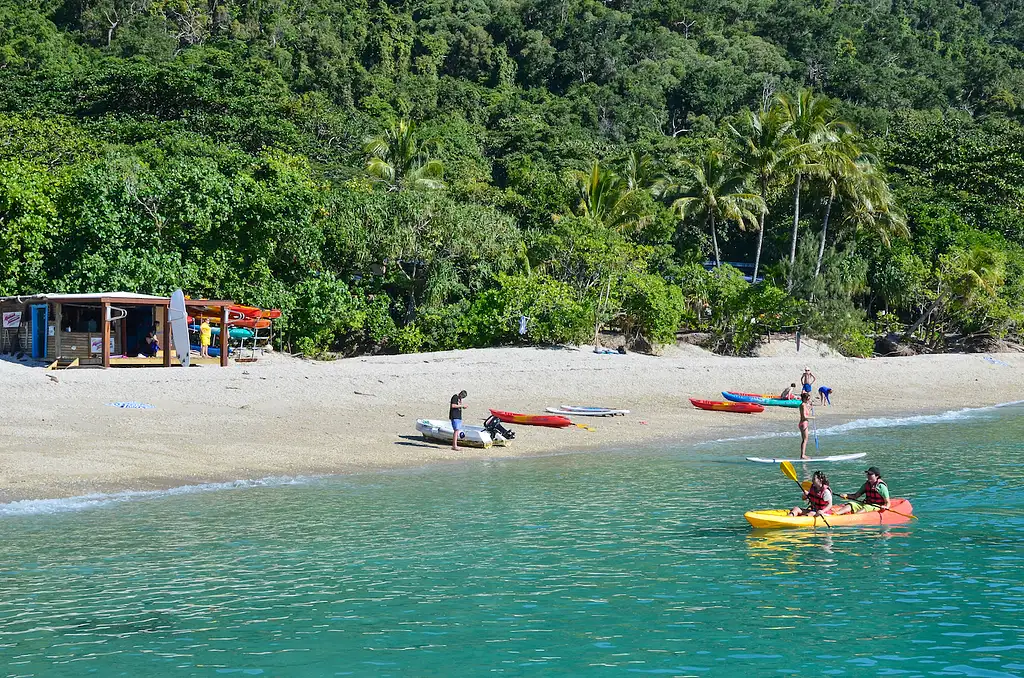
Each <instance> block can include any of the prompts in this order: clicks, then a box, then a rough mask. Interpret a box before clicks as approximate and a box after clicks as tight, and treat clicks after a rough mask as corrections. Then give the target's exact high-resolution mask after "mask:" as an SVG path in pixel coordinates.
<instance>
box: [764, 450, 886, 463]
mask: <svg viewBox="0 0 1024 678" xmlns="http://www.w3.org/2000/svg"><path fill="white" fill-rule="evenodd" d="M866 456H868V453H867V452H856V453H854V454H833V455H832V456H831V457H808V458H807V459H800V458H799V457H797V458H796V459H783V458H781V457H779V458H778V459H774V458H773V459H765V458H764V457H747V461H756V462H758V463H761V464H779V463H781V462H784V461H788V462H791V463H794V464H799V463H800V462H809V463H818V462H822V461H850V460H851V459H860V458H861V457H866Z"/></svg>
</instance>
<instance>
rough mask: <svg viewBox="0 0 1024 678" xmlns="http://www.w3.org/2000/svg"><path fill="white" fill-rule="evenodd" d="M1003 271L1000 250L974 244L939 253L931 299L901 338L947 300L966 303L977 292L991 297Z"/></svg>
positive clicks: (913, 330)
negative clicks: (936, 281) (936, 280)
mask: <svg viewBox="0 0 1024 678" xmlns="http://www.w3.org/2000/svg"><path fill="white" fill-rule="evenodd" d="M1005 275H1006V256H1005V254H1004V253H1003V252H1001V251H999V250H996V249H992V248H990V247H985V246H983V245H974V246H972V247H970V248H969V249H968V248H956V249H954V250H952V251H951V252H950V253H949V254H944V255H941V256H940V257H939V276H938V277H939V284H938V289H937V294H936V295H935V300H934V301H932V303H931V304H930V305H929V306H928V308H926V309H925V311H924V313H922V314H921V316H920V317H919V318H918V319H917V320H916V321H915V322H914V324H913V325H911V326H910V327H908V328H907V331H906V332H904V334H903V339H904V340H906V339H907V338H909V337H911V336H913V334H914V332H916V331H917V330H918V329H919V328H920V327H921V325H922V324H923V323H924V321H925V320H927V319H928V317H929V316H931V314H932V313H933V312H935V311H936V310H937V309H940V308H942V307H943V306H944V305H945V304H947V303H948V302H951V301H957V300H958V301H960V302H961V303H962V304H963V305H964V306H969V305H971V304H973V303H974V301H975V300H976V299H977V298H978V297H979V296H989V297H993V296H995V295H996V293H997V292H998V289H999V287H1000V286H1001V285H1002V284H1003V280H1004V278H1005Z"/></svg>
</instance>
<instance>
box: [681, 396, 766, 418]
mask: <svg viewBox="0 0 1024 678" xmlns="http://www.w3.org/2000/svg"><path fill="white" fill-rule="evenodd" d="M690 402H691V403H692V404H693V406H694V407H696V408H698V409H701V410H711V411H713V412H738V413H740V414H757V413H758V412H764V405H758V404H756V403H732V402H722V401H721V400H700V399H698V398H690Z"/></svg>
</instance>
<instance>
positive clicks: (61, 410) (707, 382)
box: [0, 342, 1024, 502]
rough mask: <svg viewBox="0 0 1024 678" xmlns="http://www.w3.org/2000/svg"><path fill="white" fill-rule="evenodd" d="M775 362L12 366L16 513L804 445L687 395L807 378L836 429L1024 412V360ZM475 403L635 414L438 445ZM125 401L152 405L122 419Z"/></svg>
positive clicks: (571, 351) (755, 419) (277, 359)
mask: <svg viewBox="0 0 1024 678" xmlns="http://www.w3.org/2000/svg"><path fill="white" fill-rule="evenodd" d="M762 354H763V355H762V357H757V358H727V357H722V356H717V355H714V354H711V353H708V352H706V351H704V350H702V349H699V348H696V347H692V346H685V345H684V346H679V347H668V348H666V349H665V350H664V351H663V354H662V355H659V356H649V355H641V354H629V355H601V354H595V353H594V352H593V351H592V350H591V349H590V347H580V348H551V349H545V348H495V349H481V350H468V351H456V352H449V353H428V354H416V355H403V356H377V357H365V358H352V359H347V360H339V361H336V362H314V361H307V360H301V359H297V358H292V357H288V356H282V355H272V354H268V356H267V357H266V358H265V359H261V360H260V362H258V363H255V364H249V365H233V366H231V367H230V368H228V369H220V368H215V367H203V368H192V369H180V368H178V369H174V368H172V369H111V370H105V371H104V370H69V371H61V372H47V371H45V370H43V369H40V368H38V367H28V366H25V365H22V364H19V363H16V362H9V361H0V393H2V394H3V416H2V417H0V439H2V440H3V443H2V446H0V502H10V501H16V500H20V499H30V498H31V499H38V498H58V497H68V496H76V495H83V494H88V493H93V492H112V491H118V490H126V489H131V490H153V489H164V488H169V487H175V486H180V485H190V484H196V483H202V482H212V481H225V480H241V479H259V478H265V477H272V476H302V475H313V474H331V473H353V472H365V471H371V470H380V469H396V468H402V467H414V466H422V465H426V464H435V463H445V462H453V461H459V460H466V459H479V458H489V457H503V458H507V457H519V456H530V455H538V454H550V453H557V452H567V451H579V450H586V449H595V448H607V447H616V446H618V447H622V446H636V445H644V444H652V443H659V442H671V441H678V442H682V443H686V442H697V441H705V440H714V439H718V438H723V437H732V436H736V435H747V434H756V433H766V432H772V431H788V430H792V431H795V430H796V423H797V416H798V415H797V413H796V411H795V410H789V409H781V408H768V409H767V410H766V411H765V412H764V413H763V414H758V415H735V414H727V413H718V412H705V411H700V410H696V409H694V408H693V407H692V406H691V405H690V403H689V401H688V398H689V397H698V398H707V399H716V400H720V399H721V397H720V391H721V390H723V389H731V390H741V391H749V392H777V391H781V390H782V388H784V387H785V386H787V385H788V384H789V383H790V382H792V381H796V380H797V379H798V378H799V376H800V373H801V372H802V370H803V367H804V366H805V365H807V366H810V367H811V369H812V370H813V371H814V373H815V374H816V375H817V376H818V384H826V385H829V386H831V387H832V388H833V389H834V397H833V401H834V406H833V407H830V408H825V407H818V408H816V415H817V418H818V421H817V426H818V428H819V429H821V428H824V427H827V426H831V425H835V424H838V423H842V422H845V421H850V420H853V419H859V418H864V417H875V416H886V417H901V416H909V415H914V414H931V413H936V412H941V411H946V410H954V409H959V408H963V407H976V406H984V405H992V404H996V403H1001V402H1008V401H1014V400H1019V399H1024V381H1022V379H1021V375H1022V374H1024V355H1021V354H998V355H995V356H989V357H987V358H986V356H985V355H982V354H971V355H962V354H958V355H931V356H916V357H910V358H873V359H852V358H843V357H841V356H837V355H836V354H834V353H832V352H830V351H828V350H827V349H823V348H822V347H819V346H817V345H816V344H814V343H813V342H804V345H803V347H802V350H801V351H800V352H799V353H797V352H796V350H795V345H794V344H793V343H792V342H774V343H772V344H770V345H767V346H765V347H764V348H763V350H762ZM460 389H465V390H467V391H468V392H469V397H468V398H467V399H466V405H467V408H468V409H467V411H466V420H467V422H474V423H476V422H479V421H482V420H483V419H484V417H486V416H487V414H488V412H487V409H488V408H489V407H494V408H497V409H506V410H512V411H517V412H534V413H536V412H543V410H544V408H545V407H547V406H556V405H559V404H579V405H602V406H614V407H622V408H627V409H630V410H631V411H632V412H631V414H630V415H629V416H625V417H616V418H579V419H577V421H580V422H584V423H586V424H588V425H590V426H592V427H593V428H594V429H595V430H593V431H588V430H585V429H582V428H576V427H573V428H568V429H561V430H555V429H543V428H535V427H526V426H511V428H513V429H514V430H515V431H516V433H517V437H516V439H515V441H513V443H512V444H511V445H510V446H508V447H504V448H497V447H496V448H491V449H489V450H480V449H469V448H464V449H462V450H460V451H459V452H453V451H452V450H451V449H449V448H448V447H446V446H444V445H439V444H432V443H427V442H425V441H424V440H423V439H422V438H421V437H420V436H419V434H417V432H416V430H415V421H416V419H417V418H434V419H444V418H446V417H447V405H448V399H449V398H450V396H451V394H452V393H455V392H457V391H459V390H460ZM117 401H135V402H141V403H147V404H150V405H153V408H152V409H145V410H132V409H119V408H116V407H111V406H110V405H109V403H112V402H117ZM797 444H798V442H797V440H796V439H792V438H782V439H780V441H779V453H780V454H795V453H796V452H797ZM709 453H711V452H709Z"/></svg>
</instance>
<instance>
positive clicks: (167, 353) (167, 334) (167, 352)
mask: <svg viewBox="0 0 1024 678" xmlns="http://www.w3.org/2000/svg"><path fill="white" fill-rule="evenodd" d="M160 308H162V309H163V316H164V340H163V346H164V367H170V366H171V323H170V322H168V319H169V318H170V317H171V314H170V312H169V311H170V302H168V306H161V307H160Z"/></svg>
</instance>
